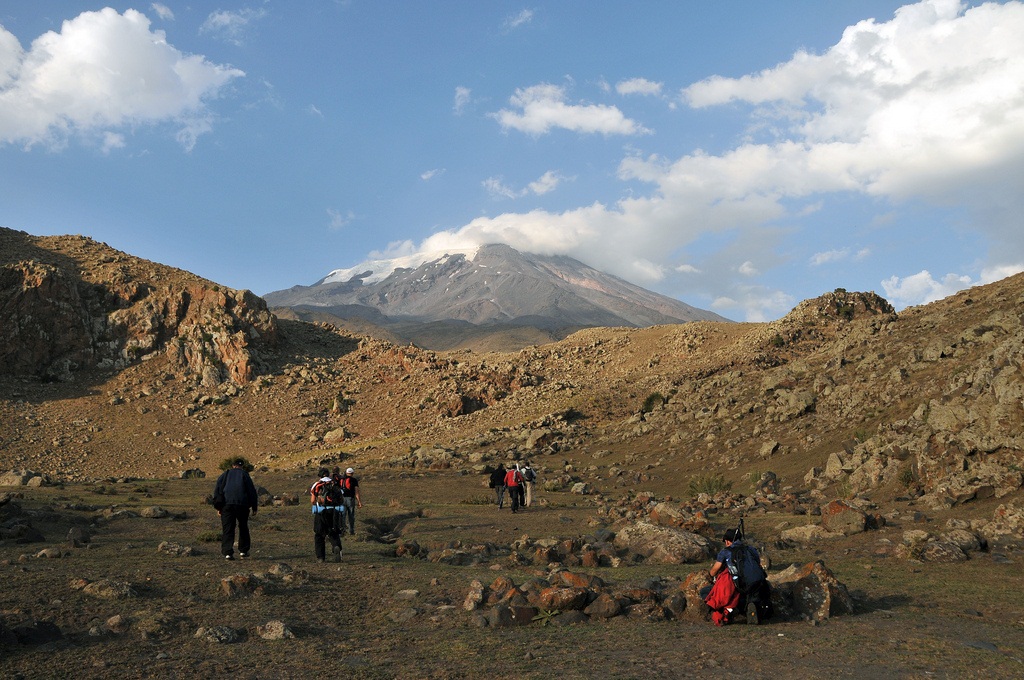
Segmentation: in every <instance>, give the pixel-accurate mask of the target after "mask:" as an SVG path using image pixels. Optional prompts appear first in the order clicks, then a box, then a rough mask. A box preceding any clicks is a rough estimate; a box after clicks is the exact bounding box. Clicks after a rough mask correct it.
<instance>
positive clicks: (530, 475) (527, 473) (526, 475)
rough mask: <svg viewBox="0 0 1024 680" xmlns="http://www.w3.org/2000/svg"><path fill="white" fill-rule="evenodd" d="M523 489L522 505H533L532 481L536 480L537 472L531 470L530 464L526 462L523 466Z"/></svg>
mask: <svg viewBox="0 0 1024 680" xmlns="http://www.w3.org/2000/svg"><path fill="white" fill-rule="evenodd" d="M522 472H523V491H524V492H525V495H524V498H523V505H525V506H526V507H530V506H531V505H533V483H534V482H536V481H537V473H536V472H534V471H533V468H532V467H530V464H529V463H527V464H526V465H525V466H523V470H522Z"/></svg>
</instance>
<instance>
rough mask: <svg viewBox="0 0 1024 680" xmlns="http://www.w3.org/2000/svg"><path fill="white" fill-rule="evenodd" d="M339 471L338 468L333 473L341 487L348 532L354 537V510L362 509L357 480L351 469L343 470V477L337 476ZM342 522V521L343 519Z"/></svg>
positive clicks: (343, 528) (342, 531)
mask: <svg viewBox="0 0 1024 680" xmlns="http://www.w3.org/2000/svg"><path fill="white" fill-rule="evenodd" d="M339 470H340V468H334V473H335V476H336V477H337V479H338V484H339V485H340V486H341V494H342V496H343V500H344V502H345V516H346V517H347V518H348V532H349V534H352V535H354V534H355V533H356V508H361V507H363V499H362V498H361V497H360V495H359V479H358V478H356V477H355V473H356V471H355V470H354V469H353V468H348V469H347V470H345V475H344V476H341V475H340V474H339ZM342 520H343V521H344V518H342ZM341 533H345V527H344V525H343V526H342V527H341Z"/></svg>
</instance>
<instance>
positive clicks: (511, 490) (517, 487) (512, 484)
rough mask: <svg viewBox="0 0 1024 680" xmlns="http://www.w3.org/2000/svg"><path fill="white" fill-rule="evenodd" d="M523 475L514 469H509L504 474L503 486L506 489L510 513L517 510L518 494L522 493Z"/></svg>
mask: <svg viewBox="0 0 1024 680" xmlns="http://www.w3.org/2000/svg"><path fill="white" fill-rule="evenodd" d="M522 485H523V473H521V472H519V470H517V469H516V468H509V469H508V472H506V473H505V486H507V487H508V499H509V501H510V503H511V505H512V513H513V514H514V513H515V512H516V511H517V510H519V500H520V496H519V494H520V493H522Z"/></svg>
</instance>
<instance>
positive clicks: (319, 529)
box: [313, 510, 343, 560]
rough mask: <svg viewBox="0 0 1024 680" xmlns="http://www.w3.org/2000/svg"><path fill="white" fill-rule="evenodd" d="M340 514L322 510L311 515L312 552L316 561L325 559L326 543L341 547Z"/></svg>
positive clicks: (334, 511) (335, 511)
mask: <svg viewBox="0 0 1024 680" xmlns="http://www.w3.org/2000/svg"><path fill="white" fill-rule="evenodd" d="M341 515H342V513H341V512H338V511H337V510H323V511H321V512H317V513H314V515H313V550H314V551H315V552H316V558H317V559H318V560H322V559H326V558H327V541H328V540H330V541H331V545H332V546H337V547H339V548H340V547H341V532H342V529H343V527H342V517H341Z"/></svg>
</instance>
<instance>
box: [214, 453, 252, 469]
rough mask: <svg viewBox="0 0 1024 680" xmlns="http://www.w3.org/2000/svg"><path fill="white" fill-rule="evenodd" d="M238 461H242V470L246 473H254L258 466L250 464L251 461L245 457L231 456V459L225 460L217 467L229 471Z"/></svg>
mask: <svg viewBox="0 0 1024 680" xmlns="http://www.w3.org/2000/svg"><path fill="white" fill-rule="evenodd" d="M236 460H241V461H242V468H243V469H244V470H245V471H246V472H252V471H253V470H255V469H256V466H255V465H253V464H252V463H250V462H249V459H248V458H246V457H245V456H231V457H230V458H225V459H224V460H222V461H221V462H220V465H218V466H217V467H218V468H219V469H221V470H227V469H229V468H231V467H232V466H233V465H234V464H235V461H236Z"/></svg>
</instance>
